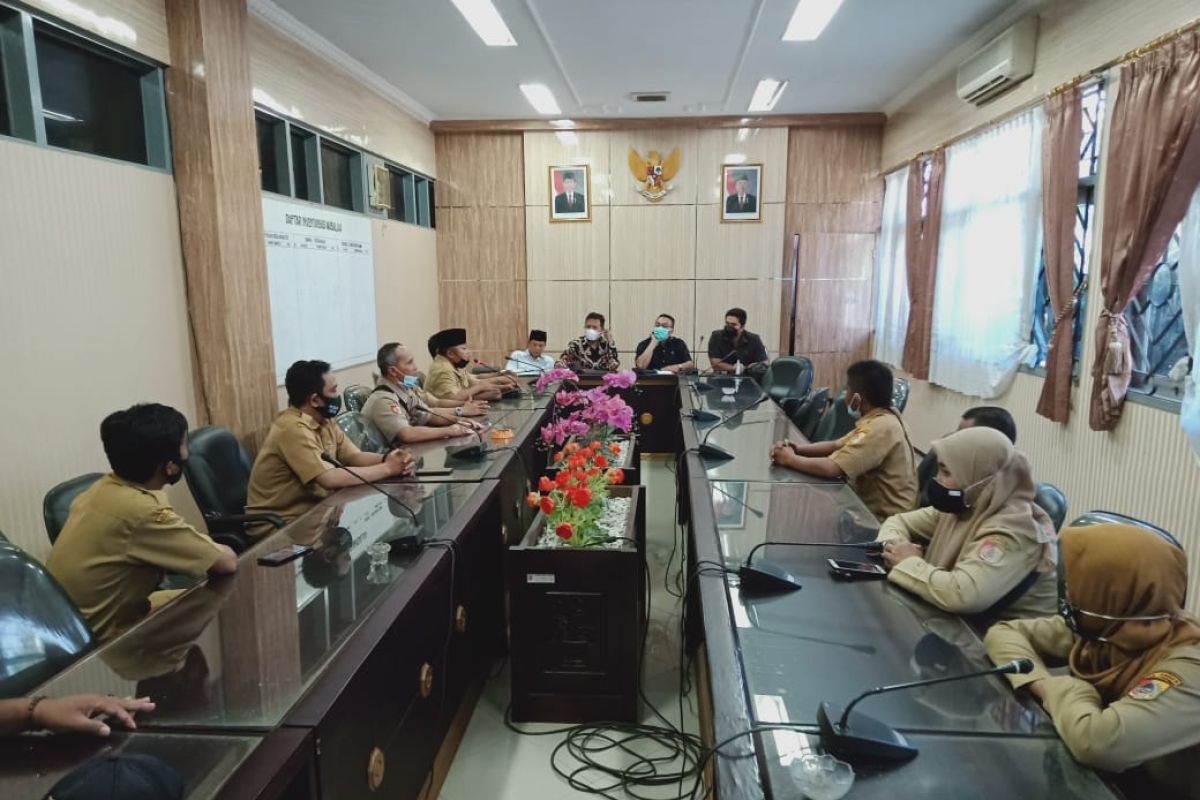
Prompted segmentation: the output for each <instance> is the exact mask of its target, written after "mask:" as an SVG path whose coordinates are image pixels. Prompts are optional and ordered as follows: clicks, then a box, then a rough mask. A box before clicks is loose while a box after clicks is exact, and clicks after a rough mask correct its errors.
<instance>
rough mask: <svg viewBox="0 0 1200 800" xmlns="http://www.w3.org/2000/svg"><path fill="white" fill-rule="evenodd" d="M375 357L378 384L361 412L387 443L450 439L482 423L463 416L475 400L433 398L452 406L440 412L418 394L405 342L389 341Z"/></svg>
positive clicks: (412, 366) (415, 368)
mask: <svg viewBox="0 0 1200 800" xmlns="http://www.w3.org/2000/svg"><path fill="white" fill-rule="evenodd" d="M375 360H376V363H377V364H378V366H379V375H380V379H379V385H377V386H376V387H375V390H374V391H372V392H371V396H370V397H368V398H367V402H366V405H364V406H363V410H362V413H363V416H364V417H366V418H367V419H368V420H370V421H371V423H372V424H373V425H374V426H375V427H376V428H378V429H379V432H380V433H382V434H383V436H384V438H385V439H387V441H388V443H389V444H393V445H396V446H400V445H404V444H414V443H416V442H429V441H433V440H435V439H453V438H455V437H456V436H466V435H467V434H468V433H470V432H471V431H474V430H479V429H481V428H482V427H483V426H481V425H479V424H477V423H475V422H472V421H470V420H468V419H466V418H465V417H466V416H468V414H467V410H466V406H467V405H470V406H472V413H474V410H475V409H477V408H479V405H478V404H477V403H474V402H472V401H468V402H466V403H459V402H457V401H445V400H435V402H437V403H448V404H451V405H452V406H453V410H449V409H448V410H446V411H445V412H442V411H434V410H433V408H432V407H431V406H430V405H429V404H428V403H426V402H425V401H424V400H423V399H422V398H421V396H420V391H421V390H420V387H418V386H417V364H416V361H415V360H414V359H413V357H412V353H411V352H409V349H408V348H407V347H405V346H404V345H402V344H400V343H399V342H388V343H387V344H385V345H384V346H383V347H381V348H379V353H378V354H377V355H376V359H375Z"/></svg>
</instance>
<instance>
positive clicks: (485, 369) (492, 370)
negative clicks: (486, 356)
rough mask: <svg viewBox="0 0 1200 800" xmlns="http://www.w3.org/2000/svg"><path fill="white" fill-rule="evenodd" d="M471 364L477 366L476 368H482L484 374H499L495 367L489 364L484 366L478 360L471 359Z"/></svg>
mask: <svg viewBox="0 0 1200 800" xmlns="http://www.w3.org/2000/svg"><path fill="white" fill-rule="evenodd" d="M471 363H472V364H474V365H475V366H477V367H483V369H484V371H486V372H489V373H491V372H499V371H500V370H498V369H496V368H495V367H493V366H492V365H491V364H485V363H483V362H482V361H480V360H479V359H478V358H472V359H471Z"/></svg>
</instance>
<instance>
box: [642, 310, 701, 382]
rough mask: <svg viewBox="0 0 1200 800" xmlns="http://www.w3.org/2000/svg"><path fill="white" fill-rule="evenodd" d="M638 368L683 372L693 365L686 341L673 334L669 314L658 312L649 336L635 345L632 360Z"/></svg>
mask: <svg viewBox="0 0 1200 800" xmlns="http://www.w3.org/2000/svg"><path fill="white" fill-rule="evenodd" d="M633 364H634V366H635V367H637V368H638V369H659V370H663V371H664V372H674V373H679V372H684V371H686V370H689V369H691V368H692V367H694V366H695V364H693V363H692V354H691V352H690V351H689V350H688V346H687V343H686V342H684V341H683V339H679V338H676V336H675V318H674V317H672V316H671V315H670V314H659V315H658V318H657V319H656V320H654V328H653V329H651V331H650V337H649V338H647V339H643V340H642V341H641V342H639V343H638V346H637V357H636V358H635V360H634V362H633Z"/></svg>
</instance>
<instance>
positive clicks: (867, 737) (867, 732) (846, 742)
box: [817, 658, 1033, 762]
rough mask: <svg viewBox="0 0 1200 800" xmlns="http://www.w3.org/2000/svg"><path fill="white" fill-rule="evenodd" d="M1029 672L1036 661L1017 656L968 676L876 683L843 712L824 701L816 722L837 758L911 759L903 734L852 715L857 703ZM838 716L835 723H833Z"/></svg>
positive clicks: (912, 748)
mask: <svg viewBox="0 0 1200 800" xmlns="http://www.w3.org/2000/svg"><path fill="white" fill-rule="evenodd" d="M1030 672H1033V661H1031V660H1030V659H1028V658H1018V659H1014V660H1012V661H1009V662H1008V663H1005V664H1001V665H1000V666H997V667H992V668H991V669H985V670H980V671H979V672H968V673H967V674H965V675H949V676H946V677H943V678H929V679H928V680H923V681H910V682H909V683H897V684H893V685H891V686H877V687H875V688H874V689H868V690H867V691H865V692H863V693H862V694H860V695H858V696H857V697H855V698H854V699H853V700H851V701H850V704H849V705H847V706H846V708H845V710H844V711H843V710H842V709H839V708H838V707H837V706H835V705H833V704H832V703H821V705H820V706H819V707H818V708H817V725H818V727H819V728H820V729H821V743H822V744H823V745H824V746H825V748H826V749H827V750H829V751H830V752H831V753H833V754H834V755H836V756H837V757H838V758H843V759H846V760H847V761H852V760H856V761H859V762H864V761H865V762H872V761H908V760H909V759H911V758H914V757H915V756H916V755H917V748H916V747H915V746H914V745H912V744H911V743H909V741H908V739H907V738H905V736H904V734H902V733H900V732H899V731H897V730H896V729H895V728H893V727H892V726H890V725H888V724H887V723H885V722H881V721H880V720H877V719H874V718H872V717H868V716H867V715H865V714H854V715H853V716H851V712H852V711H853V710H854V707H855V706H856V705H858V704H859V703H860V702H862V701H863V700H865V699H866V698H868V697H871V696H873V695H877V694H884V693H885V692H898V691H901V690H903V689H916V688H919V687H921V686H936V685H937V684H940V683H950V682H951V681H963V680H967V679H969V678H985V677H987V676H989V675H1028V674H1029V673H1030ZM835 719H836V720H837V721H836V722H834V720H835Z"/></svg>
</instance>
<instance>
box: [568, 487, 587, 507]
mask: <svg viewBox="0 0 1200 800" xmlns="http://www.w3.org/2000/svg"><path fill="white" fill-rule="evenodd" d="M571 502H572V503H573V504H574V505H575V507H576V508H587V507H588V503H590V502H592V490H591V489H588V488H586V487H584V488H582V489H577V490H576V491H574V492H572V493H571Z"/></svg>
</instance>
